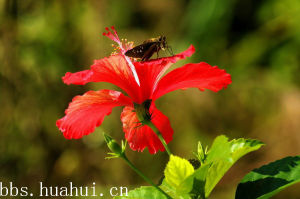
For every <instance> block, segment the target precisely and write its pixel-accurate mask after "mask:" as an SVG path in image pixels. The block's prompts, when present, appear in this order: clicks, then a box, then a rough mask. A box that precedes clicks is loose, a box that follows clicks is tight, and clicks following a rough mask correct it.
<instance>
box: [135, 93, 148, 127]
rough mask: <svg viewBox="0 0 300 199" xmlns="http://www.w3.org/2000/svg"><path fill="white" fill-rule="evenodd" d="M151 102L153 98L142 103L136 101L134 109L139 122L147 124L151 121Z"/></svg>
mask: <svg viewBox="0 0 300 199" xmlns="http://www.w3.org/2000/svg"><path fill="white" fill-rule="evenodd" d="M151 103H152V100H151V99H147V100H145V101H144V102H143V103H142V104H137V103H134V110H135V112H136V115H137V117H138V120H139V122H140V123H141V124H142V125H146V124H148V123H149V122H151V119H152V118H151V117H152V114H151V113H150V111H149V109H150V106H151Z"/></svg>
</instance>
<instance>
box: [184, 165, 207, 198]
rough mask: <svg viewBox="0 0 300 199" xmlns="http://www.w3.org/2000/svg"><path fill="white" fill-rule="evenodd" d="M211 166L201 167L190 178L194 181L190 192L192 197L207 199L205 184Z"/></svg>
mask: <svg viewBox="0 0 300 199" xmlns="http://www.w3.org/2000/svg"><path fill="white" fill-rule="evenodd" d="M210 166H211V165H210V164H203V165H201V167H200V168H199V169H197V170H196V171H195V172H194V174H193V175H192V176H190V177H189V178H193V179H194V183H193V189H192V191H191V192H190V194H191V195H196V196H201V198H205V182H206V176H207V173H208V171H209V168H210Z"/></svg>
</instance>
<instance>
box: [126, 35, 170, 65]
mask: <svg viewBox="0 0 300 199" xmlns="http://www.w3.org/2000/svg"><path fill="white" fill-rule="evenodd" d="M166 49H167V50H168V51H169V53H170V54H171V55H173V52H172V49H171V47H170V46H168V44H167V41H166V37H165V36H159V37H157V38H151V39H147V40H146V41H144V42H143V43H142V44H141V45H138V46H135V47H134V48H132V49H130V50H128V51H126V53H125V55H126V56H128V57H133V58H140V59H141V61H148V60H149V59H150V58H151V57H152V55H153V54H154V53H157V57H158V52H159V51H160V50H166Z"/></svg>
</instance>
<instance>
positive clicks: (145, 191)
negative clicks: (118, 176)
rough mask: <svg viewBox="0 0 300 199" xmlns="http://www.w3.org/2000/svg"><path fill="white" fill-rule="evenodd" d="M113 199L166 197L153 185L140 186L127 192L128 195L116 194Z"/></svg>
mask: <svg viewBox="0 0 300 199" xmlns="http://www.w3.org/2000/svg"><path fill="white" fill-rule="evenodd" d="M114 198H115V199H149V198H151V199H168V198H167V197H166V196H165V195H164V194H163V193H161V192H160V191H158V190H157V189H155V188H154V187H149V186H147V187H146V186H145V187H140V188H137V189H134V190H131V191H129V192H128V196H116V197H114Z"/></svg>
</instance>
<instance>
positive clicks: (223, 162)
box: [205, 136, 263, 197]
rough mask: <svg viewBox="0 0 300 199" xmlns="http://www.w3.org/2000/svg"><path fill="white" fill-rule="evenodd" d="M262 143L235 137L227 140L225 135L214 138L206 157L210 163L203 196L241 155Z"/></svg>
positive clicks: (209, 191) (206, 194) (208, 192)
mask: <svg viewBox="0 0 300 199" xmlns="http://www.w3.org/2000/svg"><path fill="white" fill-rule="evenodd" d="M262 145H263V143H262V142H260V141H258V140H251V139H243V138H241V139H237V140H235V139H234V140H231V141H228V138H227V137H226V136H219V137H217V138H216V139H215V141H214V143H213V145H212V147H211V149H210V150H209V151H208V154H207V157H206V161H205V163H206V164H211V166H210V168H209V169H208V171H207V174H206V182H205V197H208V196H209V194H210V193H211V191H212V190H213V188H214V187H215V186H216V184H217V183H218V182H219V181H220V180H221V178H222V177H223V176H224V174H225V173H226V172H227V171H228V170H229V169H230V167H231V166H232V165H233V164H234V163H235V162H236V161H237V160H238V159H239V158H241V157H242V156H244V155H246V154H247V153H249V152H251V151H255V150H257V149H259V148H260V147H261V146H262Z"/></svg>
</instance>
